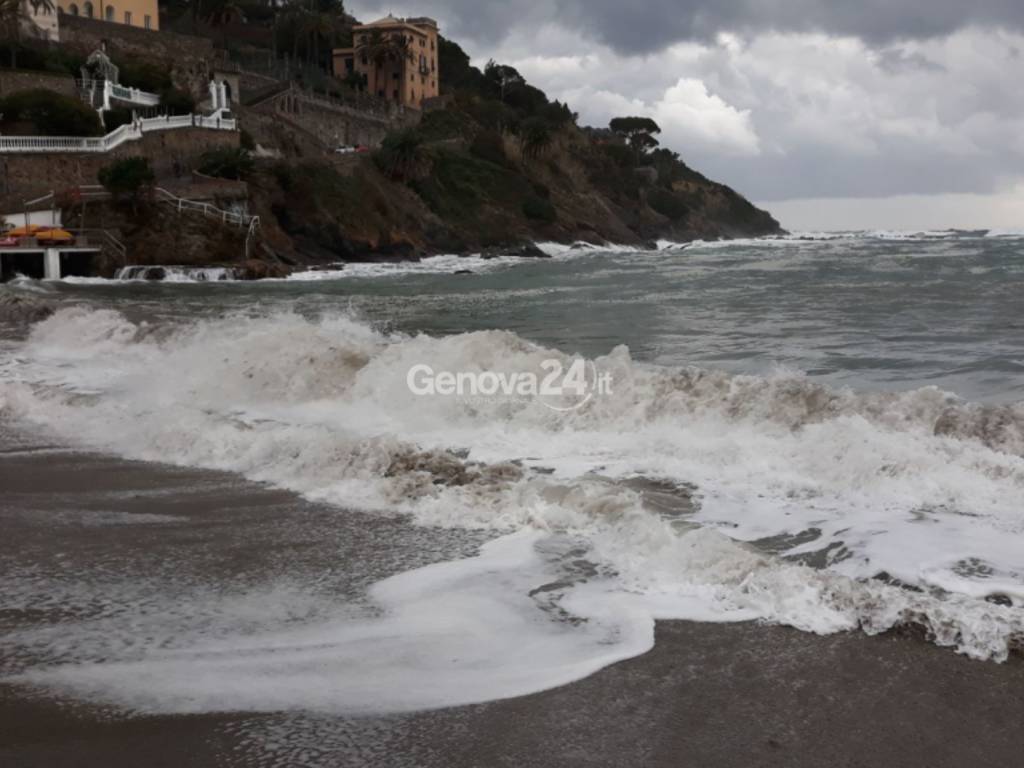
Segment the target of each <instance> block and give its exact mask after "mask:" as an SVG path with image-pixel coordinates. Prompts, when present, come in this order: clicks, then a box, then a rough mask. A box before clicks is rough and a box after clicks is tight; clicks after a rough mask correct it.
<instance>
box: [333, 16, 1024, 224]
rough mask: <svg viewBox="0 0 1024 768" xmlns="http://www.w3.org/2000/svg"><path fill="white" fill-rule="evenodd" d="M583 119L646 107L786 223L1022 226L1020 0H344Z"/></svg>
mask: <svg viewBox="0 0 1024 768" xmlns="http://www.w3.org/2000/svg"><path fill="white" fill-rule="evenodd" d="M347 7H348V8H349V10H350V11H352V12H353V13H355V14H356V15H357V16H358V17H359V18H361V19H363V20H364V21H369V20H372V18H375V17H378V16H381V15H384V14H385V13H387V12H388V11H389V10H390V11H392V12H394V13H395V14H396V15H430V16H433V17H434V18H436V19H437V20H438V22H439V23H440V24H441V26H442V32H443V34H445V35H447V36H448V37H450V38H452V39H454V40H455V41H457V42H458V43H460V44H461V45H462V46H463V48H465V49H466V51H467V52H468V53H469V54H470V55H471V56H472V57H473V59H474V63H476V64H478V65H481V66H482V65H483V63H484V62H486V61H487V59H489V58H494V59H496V60H498V61H500V62H503V63H508V64H512V65H513V66H515V67H517V68H518V69H519V70H520V71H521V72H522V73H523V74H524V75H525V76H526V77H527V79H528V80H530V82H532V83H534V84H536V85H538V86H539V87H541V88H543V89H544V90H545V91H547V92H548V94H549V95H550V96H552V97H555V98H559V99H562V100H565V101H568V102H569V104H570V106H571V107H572V108H573V109H574V110H575V111H577V112H579V113H580V119H581V122H584V123H588V124H591V125H606V124H607V123H608V120H609V119H610V118H611V117H614V116H616V115H625V114H644V115H650V116H652V117H654V119H655V120H657V121H658V123H659V124H660V125H661V127H662V131H663V133H662V136H661V139H662V143H663V145H665V146H668V147H671V148H672V149H674V150H676V151H678V152H680V153H681V155H682V156H683V158H684V159H685V160H686V161H687V162H688V163H689V164H690V165H692V166H693V167H695V168H697V169H698V170H700V171H702V172H704V173H706V174H708V175H709V176H711V177H712V178H715V179H717V180H719V181H724V182H726V183H728V184H730V185H732V186H733V187H735V188H736V189H738V190H739V191H740V192H742V193H743V194H745V195H747V196H748V197H749V198H751V199H752V200H754V201H756V202H758V203H759V204H762V205H764V206H765V207H767V208H768V209H769V210H771V211H772V212H773V213H775V215H776V217H777V218H779V219H780V220H781V221H782V223H783V224H784V225H785V226H788V227H790V228H792V229H803V230H815V229H843V228H888V229H907V228H943V227H948V226H955V227H1008V228H1024V86H1022V80H1024V0H969V1H966V0H859V1H858V2H853V1H852V0H634V2H623V1H622V0H586V1H584V0H518V1H516V0H512V1H509V0H505V1H504V2H496V1H492V0H409V2H406V1H405V0H395V1H394V2H392V4H391V5H386V4H385V5H382V4H381V3H380V2H378V1H377V0H350V1H349V2H348V3H347Z"/></svg>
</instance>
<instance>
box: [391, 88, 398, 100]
mask: <svg viewBox="0 0 1024 768" xmlns="http://www.w3.org/2000/svg"><path fill="white" fill-rule="evenodd" d="M392 96H394V99H395V101H398V89H397V88H396V89H395V90H394V91H393V92H392Z"/></svg>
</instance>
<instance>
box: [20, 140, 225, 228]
mask: <svg viewBox="0 0 1024 768" xmlns="http://www.w3.org/2000/svg"><path fill="white" fill-rule="evenodd" d="M238 138H239V134H238V132H237V131H217V130H211V129H205V128H180V129H176V130H169V131H153V132H152V133H147V134H145V135H144V136H143V137H142V138H141V139H140V140H138V141H129V142H125V143H124V144H122V145H121V146H119V147H117V148H116V149H114V150H113V151H111V152H105V153H97V152H90V153H81V154H78V153H66V154H51V155H45V154H44V155H41V154H26V155H14V154H11V155H3V156H2V157H0V197H2V200H3V204H5V205H6V206H7V207H8V208H10V207H12V206H13V208H14V210H17V207H18V206H19V205H20V204H21V203H22V202H24V200H27V199H31V198H33V197H39V196H40V195H44V194H46V193H47V192H50V191H51V190H54V189H63V188H66V187H71V186H76V185H80V184H96V183H97V178H96V174H97V173H98V172H99V170H100V168H103V167H104V166H106V165H109V164H110V163H112V162H113V161H114V160H117V159H119V158H122V157H135V156H142V157H146V158H148V159H149V162H150V163H151V164H152V166H153V170H154V171H155V172H156V175H157V178H158V179H159V178H161V177H162V178H172V179H173V178H182V179H186V178H188V177H189V176H190V174H191V173H192V171H193V170H195V169H196V167H197V166H198V165H199V158H200V156H201V155H202V154H203V153H204V152H206V151H208V150H211V149H216V148H220V147H237V146H238Z"/></svg>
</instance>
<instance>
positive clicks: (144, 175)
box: [97, 157, 156, 212]
mask: <svg viewBox="0 0 1024 768" xmlns="http://www.w3.org/2000/svg"><path fill="white" fill-rule="evenodd" d="M97 177H98V178H99V182H100V184H102V185H103V186H104V187H105V188H106V190H107V191H108V192H109V193H110V194H111V196H112V197H113V198H114V200H115V201H116V202H121V203H124V202H127V203H130V204H131V206H132V211H133V212H137V211H138V204H139V201H140V199H141V198H142V195H143V193H144V192H145V191H146V190H148V189H149V188H150V187H152V186H153V183H154V182H155V181H156V174H154V173H153V168H152V167H151V166H150V164H149V160H148V159H147V158H145V157H125V158H122V159H120V160H115V161H114V162H112V163H111V164H110V165H108V166H105V167H103V168H100V171H99V173H98V174H97Z"/></svg>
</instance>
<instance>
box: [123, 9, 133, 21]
mask: <svg viewBox="0 0 1024 768" xmlns="http://www.w3.org/2000/svg"><path fill="white" fill-rule="evenodd" d="M124 23H125V24H131V23H132V12H131V11H125V12H124Z"/></svg>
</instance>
